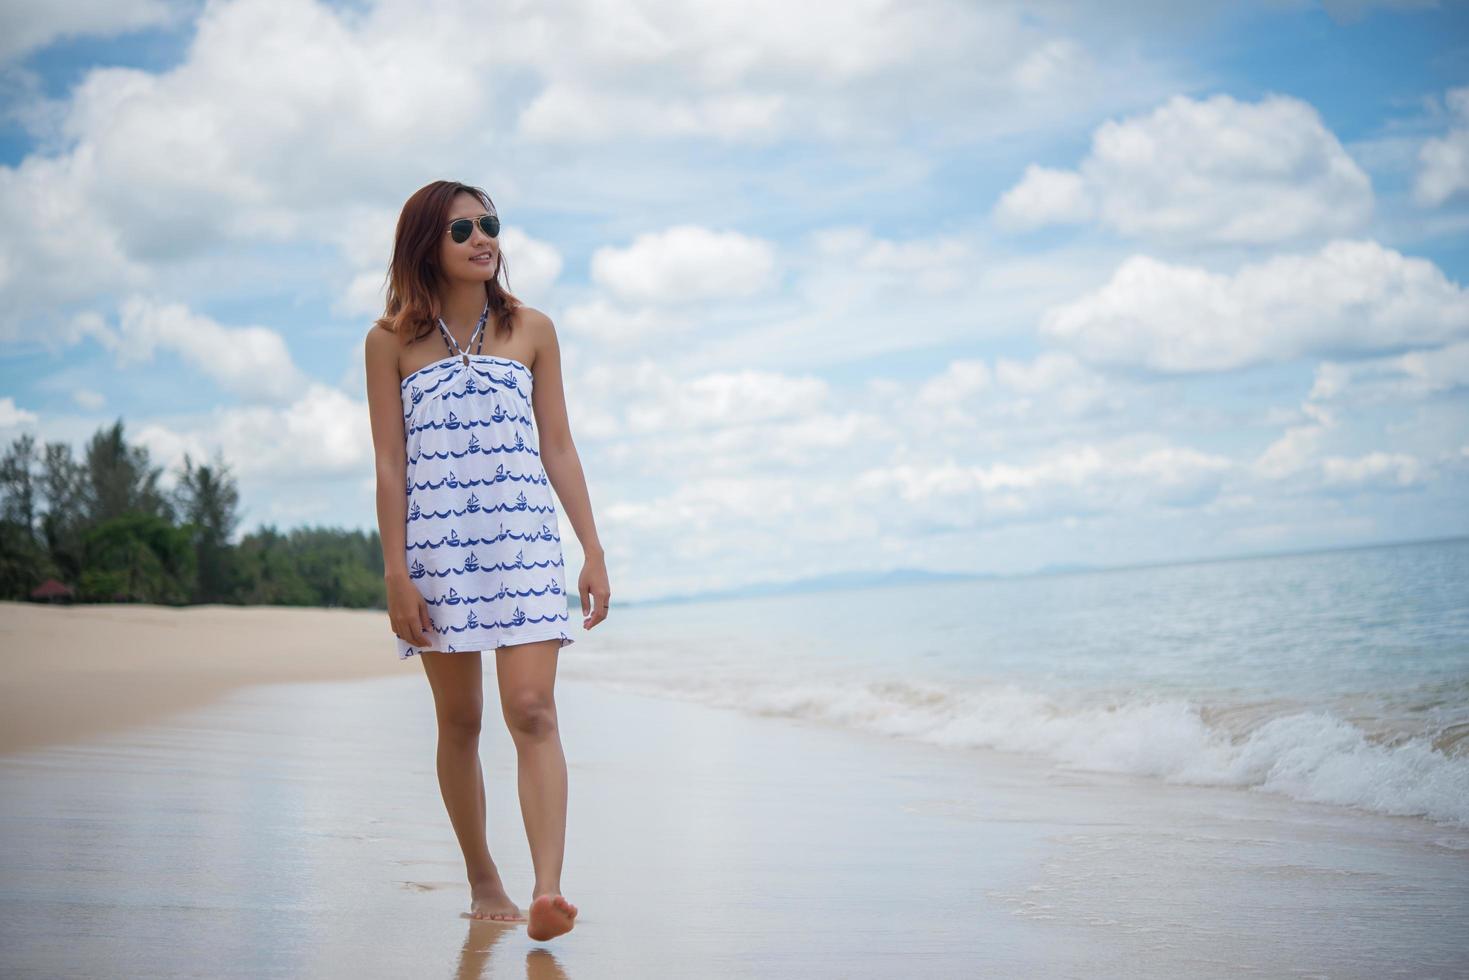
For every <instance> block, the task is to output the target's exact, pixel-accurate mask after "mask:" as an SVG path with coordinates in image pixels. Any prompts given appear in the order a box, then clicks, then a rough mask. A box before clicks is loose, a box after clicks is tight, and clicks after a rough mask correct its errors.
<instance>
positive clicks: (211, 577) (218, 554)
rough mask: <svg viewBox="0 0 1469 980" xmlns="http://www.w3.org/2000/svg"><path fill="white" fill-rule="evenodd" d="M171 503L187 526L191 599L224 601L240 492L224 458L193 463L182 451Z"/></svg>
mask: <svg viewBox="0 0 1469 980" xmlns="http://www.w3.org/2000/svg"><path fill="white" fill-rule="evenodd" d="M174 503H175V506H176V508H177V510H178V512H179V514H180V515H181V516H182V518H183V520H184V521H185V522H186V523H185V525H184V526H185V527H186V528H188V529H190V534H191V536H192V539H193V544H194V556H195V561H196V565H197V567H198V578H197V582H196V587H195V594H194V601H195V602H225V601H229V600H230V599H231V598H232V597H233V592H234V588H235V561H234V557H235V555H234V549H233V548H232V547H231V546H230V538H231V537H232V536H233V535H234V533H235V528H236V526H238V524H239V522H240V492H239V488H238V486H237V485H236V483H235V479H234V476H233V475H232V474H231V473H230V468H229V465H228V464H227V463H226V462H225V461H224V457H223V456H222V455H221V454H219V453H216V454H215V458H214V462H213V463H212V464H203V465H199V466H195V465H194V461H193V460H192V459H190V458H189V455H188V454H187V453H185V454H184V466H183V470H182V471H181V472H180V473H179V482H178V487H177V489H176V490H175V492H174Z"/></svg>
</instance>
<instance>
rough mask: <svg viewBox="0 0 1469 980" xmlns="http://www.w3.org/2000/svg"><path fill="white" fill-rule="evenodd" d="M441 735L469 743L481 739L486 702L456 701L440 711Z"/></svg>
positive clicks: (470, 699) (480, 700) (472, 699)
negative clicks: (471, 740)
mask: <svg viewBox="0 0 1469 980" xmlns="http://www.w3.org/2000/svg"><path fill="white" fill-rule="evenodd" d="M438 716H439V734H440V735H444V736H446V737H449V738H455V739H461V740H465V741H468V740H470V739H477V738H479V733H480V726H481V723H482V722H481V719H482V718H483V716H484V702H483V700H482V699H480V698H463V699H456V700H455V701H454V702H453V703H451V704H446V705H442V706H440V708H439V711H438Z"/></svg>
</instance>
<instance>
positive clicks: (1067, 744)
mask: <svg viewBox="0 0 1469 980" xmlns="http://www.w3.org/2000/svg"><path fill="white" fill-rule="evenodd" d="M587 666H589V665H586V664H585V663H584V664H583V665H582V668H581V669H579V670H578V673H581V672H582V670H584V669H585V668H586V667H587ZM623 666H624V667H625V666H626V665H625V664H624V665H623ZM598 675H600V676H598ZM639 675H640V676H639ZM585 676H587V677H588V679H592V680H596V681H598V682H600V683H608V684H610V685H611V686H614V687H618V688H622V689H625V690H635V691H639V692H642V693H649V694H657V695H663V696H672V697H677V698H681V699H687V700H695V701H699V702H703V703H706V704H711V705H715V706H720V707H727V708H734V709H738V710H740V711H745V712H750V713H755V714H761V715H772V716H782V717H790V718H796V719H802V720H806V721H813V722H820V723H826V724H834V725H839V726H844V727H849V728H854V729H859V730H863V731H868V732H875V733H879V734H884V735H890V736H893V737H897V738H903V739H909V740H914V741H918V742H925V743H929V744H934V745H941V746H946V747H957V748H963V747H985V748H992V749H999V750H1002V751H1011V752H1025V753H1035V754H1039V755H1042V756H1045V757H1047V758H1049V759H1051V760H1054V761H1055V762H1058V763H1060V764H1061V765H1062V766H1064V767H1074V768H1077V769H1086V770H1093V771H1102V772H1117V773H1131V774H1135V775H1141V776H1150V777H1156V778H1160V779H1164V780H1167V781H1169V782H1176V783H1187V784H1193V785H1203V786H1233V787H1239V788H1244V789H1251V790H1256V791H1261V792H1271V793H1282V794H1285V795H1287V796H1290V797H1292V798H1295V799H1298V800H1305V801H1311V802H1317V803H1330V804H1340V805H1344V806H1352V807H1358V808H1361V809H1364V810H1370V811H1375V812H1378V813H1388V814H1395V815H1405V816H1421V817H1425V818H1427V819H1429V820H1432V821H1434V822H1438V823H1442V824H1446V825H1450V826H1469V757H1464V756H1450V755H1446V754H1445V753H1443V752H1441V751H1439V750H1437V749H1435V748H1434V747H1433V746H1432V745H1431V744H1430V742H1429V741H1428V740H1427V739H1426V738H1424V737H1422V736H1417V737H1406V738H1399V739H1397V740H1395V741H1393V742H1391V743H1388V742H1382V741H1377V740H1374V739H1372V738H1370V737H1369V735H1368V733H1366V732H1364V731H1363V730H1361V729H1360V728H1358V727H1356V726H1354V725H1352V724H1351V723H1349V722H1347V721H1345V720H1343V719H1341V718H1338V717H1335V716H1333V715H1331V714H1330V713H1329V712H1327V711H1324V710H1319V709H1313V710H1291V709H1290V708H1289V707H1283V706H1280V705H1275V706H1269V707H1268V709H1264V708H1262V709H1261V710H1258V711H1249V710H1241V711H1235V712H1233V713H1226V714H1229V715H1230V717H1232V718H1234V719H1235V720H1236V722H1237V724H1236V726H1235V727H1236V728H1237V729H1239V730H1236V731H1228V730H1225V729H1224V728H1223V727H1222V726H1221V727H1211V726H1210V725H1209V724H1208V723H1207V722H1206V721H1205V713H1204V712H1202V711H1201V708H1200V706H1199V705H1197V704H1195V703H1193V702H1191V701H1189V700H1183V699H1176V698H1174V699H1168V698H1157V699H1148V698H1146V697H1142V696H1119V697H1115V698H1112V699H1110V700H1108V699H1100V698H1099V697H1097V696H1096V695H1089V696H1088V695H1081V694H1054V695H1046V694H1040V693H1037V692H1035V691H1030V690H1025V689H1022V688H1021V687H1018V686H1016V685H1014V684H998V685H993V686H983V687H975V686H966V687H959V686H956V685H947V684H938V683H932V682H925V681H913V680H886V679H853V680H849V681H830V682H811V681H809V680H806V681H802V680H785V679H778V678H775V677H770V676H768V675H767V676H764V677H762V678H761V679H758V680H757V679H754V678H751V677H750V676H749V675H745V676H740V675H739V673H736V672H723V673H721V674H720V675H719V676H717V679H716V678H715V677H713V676H711V675H710V674H708V673H705V674H702V675H679V674H676V673H669V672H664V671H651V670H650V671H648V672H647V673H642V672H629V671H626V670H625V669H619V670H617V671H607V672H603V671H599V670H596V669H592V670H591V671H589V672H587V673H586V675H585ZM1272 712H1273V716H1272ZM1241 717H1247V718H1249V719H1250V720H1249V721H1248V722H1246V723H1243V725H1241V724H1239V723H1238V719H1239V718H1241Z"/></svg>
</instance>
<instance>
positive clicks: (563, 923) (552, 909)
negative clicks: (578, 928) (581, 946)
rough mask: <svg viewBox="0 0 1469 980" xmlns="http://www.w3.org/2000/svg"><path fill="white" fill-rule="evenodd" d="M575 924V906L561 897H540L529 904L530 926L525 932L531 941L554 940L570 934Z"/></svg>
mask: <svg viewBox="0 0 1469 980" xmlns="http://www.w3.org/2000/svg"><path fill="white" fill-rule="evenodd" d="M575 923H576V906H575V905H572V904H571V903H570V902H568V901H567V900H566V899H565V898H564V897H563V896H561V895H542V896H541V897H540V898H537V899H536V900H535V901H534V902H531V903H530V924H529V925H528V926H526V929H525V931H526V934H527V935H528V936H530V938H532V939H554V938H555V937H556V936H559V935H561V934H562V933H564V932H570V931H571V927H572V926H573V925H574V924H575Z"/></svg>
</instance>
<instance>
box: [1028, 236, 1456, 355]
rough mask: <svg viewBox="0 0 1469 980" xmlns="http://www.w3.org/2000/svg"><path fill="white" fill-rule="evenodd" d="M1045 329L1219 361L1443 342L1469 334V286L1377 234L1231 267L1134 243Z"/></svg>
mask: <svg viewBox="0 0 1469 980" xmlns="http://www.w3.org/2000/svg"><path fill="white" fill-rule="evenodd" d="M1041 332H1042V334H1043V335H1044V336H1046V337H1049V338H1051V339H1052V340H1055V341H1057V342H1060V343H1062V344H1065V345H1066V346H1068V347H1070V348H1071V349H1073V350H1075V351H1076V352H1077V353H1079V354H1080V355H1081V356H1083V357H1085V358H1086V359H1088V360H1091V361H1095V362H1098V363H1107V364H1121V365H1139V366H1144V367H1147V368H1151V369H1153V370H1156V371H1165V372H1190V371H1224V370H1229V369H1232V368H1239V367H1245V366H1248V365H1252V364H1259V363H1264V362H1269V361H1283V360H1289V359H1292V358H1296V357H1300V356H1303V355H1307V354H1324V355H1328V356H1329V355H1333V354H1343V353H1364V354H1366V353H1374V352H1385V351H1393V350H1395V349H1396V350H1401V349H1403V348H1406V347H1423V346H1430V345H1435V344H1442V343H1445V342H1448V341H1451V340H1454V339H1456V338H1460V337H1463V336H1464V335H1465V334H1469V292H1466V291H1465V290H1464V288H1463V287H1461V286H1459V285H1458V284H1457V283H1454V282H1452V281H1451V280H1449V279H1448V278H1447V277H1445V276H1444V274H1443V273H1442V272H1441V271H1440V270H1439V269H1438V267H1437V266H1435V265H1434V264H1433V263H1432V262H1429V261H1428V260H1426V259H1421V258H1413V257H1409V256H1404V255H1402V254H1400V253H1398V252H1395V251H1393V250H1392V249H1389V248H1384V247H1383V246H1381V245H1378V244H1377V243H1376V242H1371V241H1348V240H1342V241H1333V242H1331V243H1329V244H1327V245H1326V246H1325V247H1324V248H1322V249H1321V251H1319V252H1317V253H1315V254H1301V255H1279V256H1275V257H1274V258H1270V259H1267V260H1265V261H1263V262H1259V263H1253V264H1249V265H1245V266H1243V267H1241V268H1240V269H1239V270H1238V271H1236V272H1235V273H1234V274H1232V275H1225V274H1220V273H1215V272H1210V271H1208V270H1206V269H1202V268H1197V267H1193V266H1180V265H1170V264H1168V263H1165V262H1160V261H1158V260H1156V259H1152V258H1149V257H1147V256H1142V255H1135V256H1132V257H1131V258H1129V259H1127V260H1126V261H1124V262H1123V263H1122V264H1121V265H1120V266H1119V267H1118V269H1117V271H1116V272H1115V273H1114V274H1113V276H1112V278H1111V279H1110V280H1109V281H1108V282H1107V283H1106V284H1105V285H1103V286H1102V287H1101V288H1100V289H1098V290H1096V291H1094V292H1092V293H1090V294H1088V295H1086V296H1083V297H1081V298H1080V299H1078V300H1075V301H1074V302H1071V303H1067V304H1065V305H1062V306H1059V307H1056V308H1054V309H1052V310H1050V311H1048V312H1047V313H1046V315H1045V316H1044V317H1043V319H1042V322H1041Z"/></svg>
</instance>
